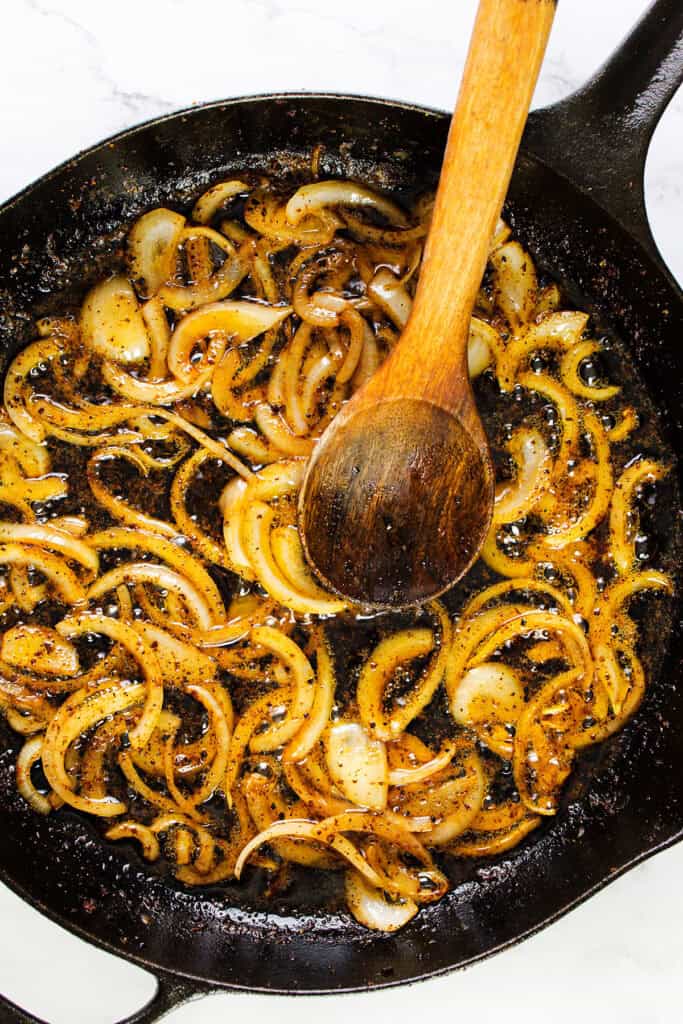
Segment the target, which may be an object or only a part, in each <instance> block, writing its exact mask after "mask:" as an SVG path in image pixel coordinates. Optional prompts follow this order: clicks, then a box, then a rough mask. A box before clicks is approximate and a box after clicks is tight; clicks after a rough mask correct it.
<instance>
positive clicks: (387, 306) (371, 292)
mask: <svg viewBox="0 0 683 1024" xmlns="http://www.w3.org/2000/svg"><path fill="white" fill-rule="evenodd" d="M368 296H369V297H370V298H371V299H372V301H373V302H374V303H376V305H378V306H379V308H380V309H381V310H382V312H383V313H386V315H387V316H388V317H389V318H390V319H391V320H393V322H394V323H395V324H396V326H397V327H399V328H401V329H402V328H404V327H405V325H406V324H407V322H408V317H409V316H410V311H411V309H412V306H413V300H412V299H411V297H410V295H409V294H408V292H407V290H406V287H405V285H404V284H403V283H402V281H400V280H399V278H398V277H396V275H395V274H392V272H391V271H390V270H389V269H388V268H387V267H382V268H381V269H380V270H378V271H377V273H376V274H375V276H374V277H373V279H372V281H371V282H370V284H369V285H368Z"/></svg>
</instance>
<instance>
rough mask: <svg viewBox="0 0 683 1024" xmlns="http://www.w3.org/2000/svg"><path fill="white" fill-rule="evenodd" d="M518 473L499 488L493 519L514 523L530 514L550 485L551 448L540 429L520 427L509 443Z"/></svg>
mask: <svg viewBox="0 0 683 1024" xmlns="http://www.w3.org/2000/svg"><path fill="white" fill-rule="evenodd" d="M508 448H509V450H510V454H511V455H512V458H513V459H514V462H515V465H516V468H517V474H516V478H515V480H514V481H506V482H505V483H503V484H499V485H498V487H497V488H496V497H495V504H494V508H493V521H494V523H498V524H499V523H514V522H515V521H516V520H517V519H521V518H522V516H525V515H528V513H529V512H531V510H532V509H533V507H534V505H535V504H536V502H537V501H538V499H539V497H540V496H541V494H542V492H543V490H544V489H545V488H546V487H547V485H548V481H549V479H550V474H551V471H552V460H551V456H550V450H549V448H548V446H547V444H546V443H545V441H544V440H543V437H542V435H541V434H540V433H539V432H538V431H537V430H525V429H521V430H518V431H517V432H516V433H515V435H514V437H513V438H512V440H511V441H510V444H509V445H508Z"/></svg>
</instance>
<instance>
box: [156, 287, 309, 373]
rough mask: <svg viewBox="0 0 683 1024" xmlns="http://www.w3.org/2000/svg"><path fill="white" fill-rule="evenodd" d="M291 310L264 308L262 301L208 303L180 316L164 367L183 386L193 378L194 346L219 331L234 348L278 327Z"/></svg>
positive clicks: (194, 367) (275, 307) (194, 366)
mask: <svg viewBox="0 0 683 1024" xmlns="http://www.w3.org/2000/svg"><path fill="white" fill-rule="evenodd" d="M291 312H292V309H291V307H290V306H268V305H266V304H265V303H262V302H249V301H247V300H241V301H230V300H228V301H226V302H211V303H209V304H208V305H206V306H202V307H201V309H196V310H195V311H194V312H193V313H189V314H188V315H187V316H185V317H183V319H182V320H181V321H180V323H179V324H178V326H177V327H176V329H175V330H174V332H173V334H172V335H171V342H170V345H169V348H168V367H169V370H170V371H171V373H173V374H174V376H175V377H177V378H178V379H179V380H181V381H183V382H184V383H186V384H187V383H191V382H192V381H193V380H196V378H197V367H196V365H195V364H194V363H193V361H192V354H193V352H194V349H195V347H196V345H197V344H198V343H199V342H200V341H203V340H204V339H205V338H207V337H209V336H210V335H212V334H214V333H216V332H219V333H221V334H225V335H227V336H228V337H229V338H230V339H232V341H233V343H234V344H236V345H243V344H245V343H246V342H248V341H251V340H252V338H255V337H256V336H257V335H259V334H263V333H264V331H269V330H270V329H271V328H273V327H277V326H279V325H280V324H281V323H282V321H283V320H285V319H286V318H287V317H288V316H289V315H290V313H291Z"/></svg>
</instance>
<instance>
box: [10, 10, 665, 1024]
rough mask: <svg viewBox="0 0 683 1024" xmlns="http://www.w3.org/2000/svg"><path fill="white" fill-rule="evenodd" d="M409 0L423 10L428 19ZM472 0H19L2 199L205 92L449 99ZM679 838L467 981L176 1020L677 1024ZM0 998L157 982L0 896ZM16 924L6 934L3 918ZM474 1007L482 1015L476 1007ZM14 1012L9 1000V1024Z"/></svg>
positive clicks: (649, 184) (76, 1009)
mask: <svg viewBox="0 0 683 1024" xmlns="http://www.w3.org/2000/svg"><path fill="white" fill-rule="evenodd" d="M416 6H417V8H418V9H419V12H420V17H419V18H418V19H416V18H415V10H416ZM645 6H646V0H598V2H596V0H572V2H571V3H570V2H565V3H563V4H560V5H559V11H558V15H557V21H556V25H555V29H554V33H553V37H552V39H551V42H550V47H549V51H548V56H547V60H546V63H545V66H544V68H543V71H542V74H541V79H540V82H539V85H538V90H537V94H536V98H535V105H537V106H539V105H543V104H546V103H550V102H553V101H555V100H558V99H560V98H561V97H562V96H564V95H566V94H567V93H569V92H570V91H572V89H574V88H575V87H576V86H578V85H579V84H580V83H581V82H582V81H583V80H585V79H586V78H587V77H588V75H590V73H591V72H592V71H594V70H595V68H596V67H597V66H598V65H599V64H600V63H601V61H602V60H603V58H604V57H605V56H607V54H608V53H609V52H610V51H611V49H612V48H613V47H614V46H616V44H617V43H618V42H619V40H620V39H621V38H622V37H623V36H624V34H625V33H626V31H627V30H628V28H629V26H630V25H631V24H632V23H633V22H634V21H635V20H636V19H637V17H638V15H639V14H640V13H641V12H642V10H643V9H644V7H645ZM475 8H476V3H475V0H421V2H420V3H419V5H415V3H414V2H412V0H411V2H409V0H374V2H373V3H368V2H367V0H344V3H343V4H336V3H331V2H329V0H193V2H192V3H191V4H190V3H188V2H187V0H144V2H141V0H118V2H117V3H116V4H113V5H106V4H101V3H97V4H96V3H93V2H92V0H11V3H9V4H7V5H6V7H5V8H3V22H4V32H5V45H4V46H3V55H2V60H1V61H0V95H2V96H3V97H4V99H5V102H4V104H3V106H2V109H1V110H0V127H1V129H2V134H3V138H4V140H5V142H4V144H3V152H4V158H3V159H2V160H1V161H0V201H2V200H4V199H5V198H7V197H9V196H11V195H12V194H14V193H15V192H16V191H18V190H19V189H20V188H22V187H23V186H24V185H25V184H27V183H28V182H30V181H32V180H33V179H34V178H36V177H37V176H38V175H40V174H42V173H43V172H45V171H47V170H49V169H50V168H51V167H53V166H54V165H55V164H57V163H59V162H60V161H62V160H64V159H65V158H67V157H69V156H71V155H72V154H73V153H74V152H75V151H77V150H79V149H82V148H84V147H86V146H90V145H92V144H93V143H96V142H98V141H99V140H100V139H101V138H103V137H105V136H107V135H110V134H111V133H113V132H115V131H118V130H120V129H122V128H125V127H128V126H130V125H133V124H135V123H136V122H139V121H141V120H144V119H146V118H149V117H152V116H154V115H156V114H159V113H165V112H167V111H171V110H174V109H177V108H180V107H186V106H189V105H191V104H193V103H201V102H204V101H205V100H213V99H219V98H223V97H227V96H238V95H243V94H249V93H258V92H268V91H287V90H289V91H292V90H300V89H305V90H318V91H341V92H351V93H359V94H367V95H375V96H385V97H391V98H396V99H401V100H410V101H414V102H417V103H425V104H429V105H432V106H436V107H441V108H450V107H451V106H452V103H453V99H454V96H455V92H456V88H457V80H458V76H459V74H460V70H461V68H462V64H463V61H464V57H465V53H466V49H467V41H468V36H469V29H470V26H471V23H472V19H473V16H474V11H475ZM682 190H683V94H680V93H679V96H678V97H677V98H676V99H675V100H674V101H673V103H672V104H671V106H670V107H669V109H668V110H667V112H666V114H665V116H664V118H663V120H662V122H661V124H660V126H659V128H658V129H657V132H656V134H655V137H654V140H653V144H652V147H651V151H650V155H649V158H648V165H647V170H646V194H647V206H648V213H649V216H650V220H651V224H652V228H653V232H654V235H655V238H656V240H657V242H658V244H659V246H660V249H661V252H662V254H663V256H664V258H665V260H666V261H667V262H668V264H669V266H670V268H671V270H672V272H673V273H674V275H675V276H677V277H678V279H679V280H680V281H683V230H682V229H683V213H682V203H681V193H682ZM682 871H683V846H680V847H677V848H674V849H672V850H670V851H668V852H666V853H664V854H660V855H659V856H658V857H656V858H655V859H654V860H651V861H648V862H647V863H645V864H644V865H642V866H640V867H639V868H637V869H636V870H634V871H632V872H630V873H629V874H628V875H626V876H625V877H623V878H621V879H619V880H617V881H616V882H615V883H614V884H612V885H611V886H610V887H608V889H607V890H605V891H604V892H602V893H601V894H599V895H598V896H596V897H594V898H593V899H591V900H590V901H588V902H587V903H586V904H584V905H582V906H581V907H580V908H578V909H577V910H575V911H573V912H572V913H571V914H570V915H569V916H567V917H565V918H564V919H563V920H561V921H560V922H558V923H557V924H555V925H553V926H552V928H550V929H549V930H546V931H544V932H542V933H541V934H540V935H538V936H536V937H534V938H533V939H530V940H528V941H527V942H525V943H523V944H522V945H521V946H519V947H517V948H516V949H514V950H510V951H508V952H506V953H504V954H503V955H500V956H497V957H494V958H493V959H492V960H489V961H487V962H486V963H483V964H480V965H478V966H476V967H474V968H471V969H470V970H468V971H466V972H464V973H458V974H455V975H451V976H450V977H446V978H441V979H436V980H434V981H431V982H427V983H423V984H420V985H417V986H413V987H411V988H407V989H406V988H404V989H400V990H393V991H386V992H383V993H376V994H368V995H362V996H348V997H333V998H328V999H326V1000H325V1001H324V1002H320V1001H317V1002H315V1003H312V1002H310V1001H308V1002H307V1003H306V1004H305V1006H304V1005H303V1004H302V1003H301V1002H300V1001H298V1000H297V1001H293V1000H286V999H277V998H274V997H255V996H244V995H221V996H215V997H212V998H211V999H208V1000H202V1001H200V1002H196V1003H192V1004H189V1005H187V1006H184V1007H182V1008H180V1009H178V1010H176V1011H174V1012H173V1013H172V1014H171V1015H170V1016H169V1017H168V1018H167V1019H168V1020H169V1024H170V1022H173V1024H191V1022H200V1021H201V1022H203V1024H211V1022H212V1021H222V1020H224V1018H225V1016H226V1015H227V1014H231V1015H235V1016H237V1015H239V1014H241V1013H243V1012H245V1011H246V1010H247V1000H248V1001H249V1002H248V1012H249V1013H251V1014H252V1015H253V1016H255V1017H256V1018H257V1019H258V1020H259V1021H260V1020H263V1021H265V1020H272V1019H273V1018H274V1017H277V1019H278V1020H279V1021H280V1022H281V1024H289V1022H290V1021H291V1022H294V1021H295V1020H297V1021H298V1020H299V1019H300V1016H301V1013H302V1011H303V1012H304V1013H307V1014H308V1013H311V1014H312V1013H314V1012H322V1013H324V1014H325V1017H326V1019H327V1021H328V1022H329V1024H337V1022H342V1021H345V1020H346V1018H347V1015H348V1013H352V1014H354V1015H356V1016H359V1019H363V1020H365V1019H367V1018H369V1016H370V1015H371V1014H385V1013H386V1015H387V1016H389V1015H391V1017H392V1019H393V1020H394V1021H395V1022H396V1024H403V1022H404V1021H405V1022H407V1021H409V1020H412V1019H414V1016H415V1014H416V1013H422V1014H423V1015H424V1016H427V1015H429V1016H431V1017H435V1016H436V1015H437V1014H439V1013H440V1012H443V1013H444V1014H447V1015H448V1016H449V1017H451V1016H456V1015H457V1017H458V1018H459V1019H465V1018H467V1017H472V1018H475V1019H479V1020H482V1021H492V1020H494V1019H497V1018H498V1017H499V1016H504V1018H505V1021H506V1024H522V1022H524V1024H533V1022H535V1021H541V1020H545V1019H546V1018H547V1017H548V1016H552V1019H553V1022H554V1024H569V1022H570V1021H571V1022H572V1024H573V1022H574V1021H575V1020H576V1019H577V1016H579V1017H580V1016H583V1017H584V1019H587V1020H589V1021H592V1020H594V1019H598V1017H599V1019H600V1020H602V1021H605V1024H609V1022H611V1021H619V1024H665V1022H666V1024H669V1022H671V1021H673V1020H675V1019H678V1018H679V1017H680V1009H679V1004H680V999H681V995H682V994H683V942H682V941H681V940H682V938H683V932H682V927H681V921H682V920H683V886H681V885H680V877H681V872H682ZM0 920H1V921H2V922H3V927H2V929H0V990H2V991H3V992H4V993H5V994H7V995H8V996H10V997H11V998H13V999H14V1000H15V1001H17V1002H18V1003H20V1004H22V1005H24V1006H26V1007H27V1008H29V1009H31V1010H32V1011H33V1012H34V1013H37V1014H39V1015H41V1016H43V1017H44V1018H45V1019H46V1020H48V1021H49V1022H50V1024H67V1022H68V1024H100V1022H101V1024H105V1022H114V1021H116V1020H119V1019H120V1018H121V1017H123V1016H125V1015H126V1014H128V1013H131V1012H132V1011H133V1010H134V1009H136V1008H137V1007H139V1006H140V1005H142V1003H143V1002H145V1001H146V999H147V998H149V996H150V995H151V993H152V991H153V982H152V980H151V979H150V977H149V976H148V975H146V974H145V973H144V972H142V971H141V970H139V969H137V968H133V967H131V966H130V965H128V964H124V963H122V962H121V961H118V960H115V959H114V958H113V957H110V956H109V955H107V954H105V953H102V952H101V951H99V950H96V949H93V948H91V947H90V946H87V945H86V944H84V943H82V942H81V941H80V940H78V939H76V938H74V937H73V936H71V935H69V934H67V933H65V932H64V931H62V930H61V929H59V928H57V927H56V926H55V925H52V924H51V923H49V922H47V921H46V920H44V919H43V918H41V917H40V916H39V915H38V914H37V913H36V912H35V911H33V910H32V909H30V908H28V907H27V906H25V905H24V904H22V903H21V901H19V900H18V899H17V898H16V897H15V896H14V895H13V894H12V893H10V892H9V891H8V890H6V889H4V888H2V887H0ZM8 923H9V926H8ZM475 1015H476V1016H475ZM1 1019H2V1013H1V1011H0V1020H1Z"/></svg>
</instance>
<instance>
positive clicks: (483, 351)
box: [467, 316, 502, 380]
mask: <svg viewBox="0 0 683 1024" xmlns="http://www.w3.org/2000/svg"><path fill="white" fill-rule="evenodd" d="M501 345H502V342H501V339H500V335H499V334H498V331H496V329H495V327H491V324H487V323H486V321H485V320H480V319H479V317H476V316H473V317H472V319H471V320H470V333H469V338H468V341H467V369H468V372H469V375H470V378H471V379H472V380H473V379H474V378H475V377H479V376H480V374H482V373H483V372H484V370H486V369H488V367H489V366H490V365H491V362H492V360H493V358H494V356H495V354H496V352H497V351H498V350H499V348H500V347H501Z"/></svg>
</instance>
